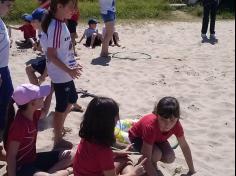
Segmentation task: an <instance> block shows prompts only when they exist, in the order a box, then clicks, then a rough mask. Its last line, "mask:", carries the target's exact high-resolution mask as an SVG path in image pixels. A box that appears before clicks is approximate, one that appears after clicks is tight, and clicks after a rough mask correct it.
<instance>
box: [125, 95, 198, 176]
mask: <svg viewBox="0 0 236 176" xmlns="http://www.w3.org/2000/svg"><path fill="white" fill-rule="evenodd" d="M179 118H180V107H179V102H178V101H177V99H176V98H173V97H164V98H162V99H161V100H160V101H159V102H158V104H157V105H156V106H155V109H154V112H153V114H149V115H146V116H144V117H143V118H142V119H140V120H139V121H138V122H137V123H135V124H134V125H133V127H132V128H131V129H130V130H129V139H130V141H131V143H133V144H134V148H135V149H136V150H137V151H138V152H141V154H143V156H144V157H147V162H146V163H145V169H146V171H147V175H148V176H159V174H158V173H160V171H159V170H158V168H157V162H158V161H162V162H164V163H173V162H174V160H175V154H174V151H173V149H172V148H171V146H170V144H169V142H168V141H167V139H168V138H169V137H170V136H171V135H173V134H174V135H175V136H176V137H177V140H178V142H179V145H180V148H181V149H182V152H183V154H184V157H185V160H186V162H187V165H188V167H189V172H188V173H187V175H186V176H190V175H193V174H194V173H195V169H194V166H193V160H192V155H191V151H190V148H189V145H188V143H187V141H186V140H185V137H184V131H183V128H182V125H181V123H180V121H179ZM184 175H185V174H184ZM184 175H182V176H184Z"/></svg>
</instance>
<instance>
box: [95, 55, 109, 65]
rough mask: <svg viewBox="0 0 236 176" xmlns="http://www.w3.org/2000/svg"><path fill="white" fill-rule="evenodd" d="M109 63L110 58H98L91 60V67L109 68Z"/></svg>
mask: <svg viewBox="0 0 236 176" xmlns="http://www.w3.org/2000/svg"><path fill="white" fill-rule="evenodd" d="M110 61H111V57H110V56H109V57H98V58H95V59H93V60H92V62H91V64H92V65H101V66H109V62H110Z"/></svg>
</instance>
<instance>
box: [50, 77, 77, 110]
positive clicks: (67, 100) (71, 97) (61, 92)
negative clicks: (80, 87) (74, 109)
mask: <svg viewBox="0 0 236 176" xmlns="http://www.w3.org/2000/svg"><path fill="white" fill-rule="evenodd" d="M53 87H54V90H55V96H56V111H57V112H61V113H63V112H65V111H66V109H67V106H68V104H75V103H76V102H77V99H78V95H77V92H76V88H75V84H74V81H70V82H67V83H53Z"/></svg>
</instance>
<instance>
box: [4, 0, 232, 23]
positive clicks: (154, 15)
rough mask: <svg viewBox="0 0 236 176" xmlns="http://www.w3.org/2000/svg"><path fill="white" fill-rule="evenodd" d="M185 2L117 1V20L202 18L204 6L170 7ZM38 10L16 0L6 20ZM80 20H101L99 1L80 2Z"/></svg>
mask: <svg viewBox="0 0 236 176" xmlns="http://www.w3.org/2000/svg"><path fill="white" fill-rule="evenodd" d="M181 2H183V0H146V1H143V0H117V18H118V19H119V20H145V19H151V20H153V19H157V20H167V19H168V20H171V19H173V20H176V19H179V20H181V18H176V17H175V16H174V15H173V13H171V12H173V11H175V10H181V11H182V12H184V13H186V15H191V16H193V18H196V17H201V16H202V11H203V10H202V6H200V5H199V4H198V5H195V6H186V7H184V8H181V9H175V8H173V7H170V6H169V3H181ZM35 8H37V3H36V0H15V5H14V7H13V9H12V11H11V13H10V14H9V15H8V16H7V18H6V20H7V21H10V22H16V23H19V22H20V17H21V16H22V15H23V14H24V13H30V12H32V11H33V10H34V9H35ZM79 8H80V14H81V16H80V19H81V21H87V19H89V18H92V17H93V18H97V19H99V20H100V19H101V15H100V11H99V4H98V0H80V1H79ZM218 15H219V17H218V19H233V18H235V15H234V12H232V11H227V10H219V13H218Z"/></svg>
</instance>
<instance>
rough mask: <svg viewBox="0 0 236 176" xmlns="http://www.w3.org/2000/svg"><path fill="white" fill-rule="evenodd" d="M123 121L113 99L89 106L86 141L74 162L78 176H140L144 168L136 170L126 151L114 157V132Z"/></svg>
mask: <svg viewBox="0 0 236 176" xmlns="http://www.w3.org/2000/svg"><path fill="white" fill-rule="evenodd" d="M118 120H119V107H118V105H117V103H116V102H115V101H114V100H112V99H110V98H103V97H97V98H94V99H93V100H92V101H91V102H90V103H89V105H88V107H87V110H86V112H85V114H84V119H83V121H82V123H81V126H80V131H79V136H80V137H81V138H82V139H81V141H80V144H79V145H78V149H77V153H76V155H75V158H74V165H73V169H74V175H75V176H116V175H118V174H119V175H122V176H139V175H143V174H144V173H145V171H144V169H143V166H142V164H143V163H144V162H145V160H143V161H142V162H141V163H140V164H139V165H137V166H135V167H133V166H132V164H131V165H130V163H129V160H128V159H127V156H125V155H124V154H126V153H125V152H124V151H121V152H116V153H113V151H112V149H111V146H112V145H113V144H114V143H115V135H114V129H115V125H116V122H117V121H118Z"/></svg>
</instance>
